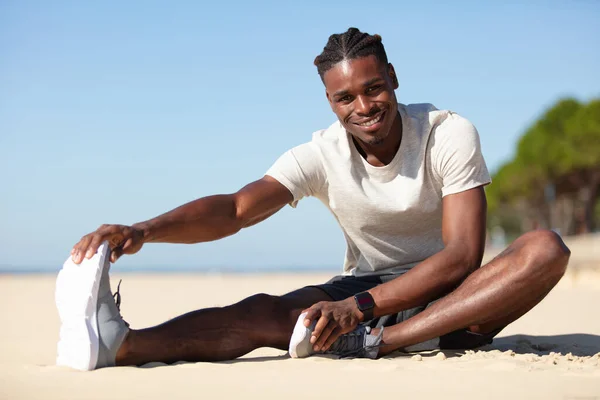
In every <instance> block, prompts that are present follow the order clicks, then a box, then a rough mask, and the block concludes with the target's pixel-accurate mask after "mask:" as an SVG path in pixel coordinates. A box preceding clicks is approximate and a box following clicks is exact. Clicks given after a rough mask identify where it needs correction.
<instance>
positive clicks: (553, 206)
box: [486, 98, 600, 237]
mask: <svg viewBox="0 0 600 400" xmlns="http://www.w3.org/2000/svg"><path fill="white" fill-rule="evenodd" d="M486 193H487V197H488V226H489V227H490V228H492V229H498V228H502V230H503V231H504V232H505V233H506V234H507V236H509V237H514V236H516V235H518V234H520V233H522V232H525V231H528V230H531V229H535V228H548V229H555V230H558V231H559V232H560V233H561V234H563V235H574V234H581V233H587V232H593V231H595V230H596V229H598V227H599V226H600V202H599V201H598V198H599V197H600V99H593V100H591V101H590V102H588V103H581V102H579V101H577V100H576V99H572V98H567V99H561V100H559V101H558V102H557V103H556V104H554V105H553V106H552V107H550V109H548V110H547V111H546V112H544V113H543V115H542V116H541V117H540V118H538V119H537V120H536V121H535V122H534V123H533V124H532V125H531V126H530V127H529V128H528V129H527V130H526V131H525V133H524V134H523V135H522V136H521V138H520V139H519V142H518V145H517V149H516V152H515V155H514V157H513V158H512V159H511V160H510V161H508V162H506V163H504V164H503V165H502V166H501V167H500V168H499V169H498V170H497V171H496V172H495V173H494V174H493V175H492V184H491V185H489V186H487V187H486Z"/></svg>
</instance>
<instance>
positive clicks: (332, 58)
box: [57, 28, 569, 369]
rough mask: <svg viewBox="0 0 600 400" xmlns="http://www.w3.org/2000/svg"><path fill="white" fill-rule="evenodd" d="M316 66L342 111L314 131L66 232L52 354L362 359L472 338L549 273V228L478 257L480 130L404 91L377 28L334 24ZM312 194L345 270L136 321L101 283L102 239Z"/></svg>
mask: <svg viewBox="0 0 600 400" xmlns="http://www.w3.org/2000/svg"><path fill="white" fill-rule="evenodd" d="M315 65H316V66H317V69H318V72H319V74H320V76H321V79H322V81H323V83H324V85H325V89H326V95H327V99H328V101H329V103H330V105H331V109H332V110H333V112H334V113H335V114H336V116H337V118H338V121H337V122H335V123H334V124H333V125H331V126H330V127H329V128H328V129H325V130H322V131H318V132H316V133H315V134H314V135H313V139H312V141H311V142H309V143H306V144H303V145H301V146H298V147H296V148H294V149H292V150H290V151H288V152H287V153H285V154H284V155H283V156H282V157H281V158H280V159H279V160H277V162H276V163H275V164H274V165H273V167H272V168H271V169H270V170H269V171H268V172H267V174H266V175H265V176H264V177H263V178H261V179H259V180H257V181H255V182H253V183H250V184H249V185H247V186H245V187H244V188H242V189H241V190H240V191H238V192H237V193H234V194H229V195H216V196H209V197H204V198H201V199H198V200H195V201H193V202H190V203H188V204H185V205H183V206H181V207H178V208H176V209H174V210H172V211H170V212H168V213H166V214H163V215H161V216H158V217H156V218H154V219H151V220H148V221H145V222H141V223H138V224H135V225H133V226H123V225H103V226H101V227H100V228H98V229H97V230H96V231H95V232H92V233H90V234H88V235H86V236H84V237H83V238H82V239H81V240H80V241H79V243H77V244H76V245H75V246H74V248H73V250H72V252H71V253H72V260H73V263H74V264H73V265H65V267H64V268H63V270H62V271H61V273H60V275H59V279H58V281H57V305H58V307H59V312H60V314H61V319H62V321H63V327H62V328H61V329H62V331H61V342H60V343H59V363H62V364H65V365H71V366H75V367H79V368H82V369H93V368H100V367H104V366H112V365H139V364H143V363H146V362H150V361H162V362H166V363H170V362H175V361H179V360H185V361H214V360H228V359H233V358H236V357H239V356H242V355H244V354H246V353H248V352H250V351H252V350H254V349H256V348H259V347H265V346H267V347H275V348H279V349H288V350H289V352H290V354H291V355H292V357H305V356H309V355H311V354H313V353H315V352H330V353H333V354H339V355H342V356H344V355H351V356H355V357H371V358H376V357H381V356H383V355H386V354H389V353H390V352H392V351H395V350H398V349H400V350H405V351H406V350H418V349H425V348H442V349H443V348H474V347H478V346H481V345H484V344H487V343H490V342H491V341H492V338H493V337H494V335H496V334H497V333H498V332H499V331H500V330H501V329H502V328H503V327H505V326H506V325H507V324H509V323H511V322H512V321H514V320H516V319H517V318H519V317H520V316H522V315H523V314H525V313H526V312H527V311H528V310H530V309H531V308H532V307H534V306H535V305H536V304H537V303H538V302H539V301H541V300H542V298H544V296H546V294H547V293H548V292H549V291H550V290H551V289H552V287H554V285H556V283H557V282H558V281H559V280H560V278H561V276H562V275H563V273H564V271H565V268H566V265H567V261H568V258H569V250H568V249H567V248H566V247H565V245H564V243H563V242H562V241H561V239H560V238H559V236H558V235H556V234H554V233H553V232H549V231H535V232H530V233H527V234H525V235H523V236H522V237H520V238H518V239H517V240H516V241H515V242H514V243H512V244H511V245H510V246H509V247H508V249H506V250H505V251H504V252H503V253H502V254H501V255H499V256H498V257H497V258H496V259H494V260H493V261H492V262H490V263H489V264H487V265H485V266H482V267H480V263H481V259H482V255H483V249H484V241H485V220H486V199H485V193H484V189H483V187H484V186H485V185H487V184H488V183H490V178H489V174H488V171H487V168H486V165H485V162H484V160H483V157H482V155H481V150H480V144H479V137H478V133H477V131H476V130H475V128H474V127H473V125H472V124H471V123H469V122H468V121H467V120H466V119H464V118H462V117H460V116H458V115H457V114H455V113H453V112H450V111H439V110H437V109H436V108H435V107H433V106H432V105H423V104H421V105H408V106H407V105H403V104H399V103H398V102H397V100H396V96H395V92H394V91H395V89H397V88H398V79H397V77H396V73H395V71H394V67H393V66H392V64H389V63H388V60H387V56H386V54H385V50H384V47H383V45H382V43H381V37H379V36H378V35H369V34H366V33H363V32H360V31H359V30H357V29H355V28H351V29H349V30H348V31H347V32H345V33H343V34H335V35H332V36H331V37H330V38H329V41H328V42H327V45H326V46H325V48H324V50H323V52H322V53H321V54H320V55H319V56H318V57H317V58H316V59H315ZM305 196H315V197H317V198H319V199H320V200H321V201H322V202H323V203H324V204H325V205H326V206H327V207H328V208H329V209H330V210H331V211H332V212H333V214H334V215H335V217H336V219H337V220H338V222H339V224H340V227H341V228H342V230H343V232H344V235H345V237H346V240H347V250H346V256H345V261H344V274H343V276H338V277H335V278H333V279H332V280H331V281H329V282H328V283H325V284H321V285H316V286H311V287H305V288H301V289H298V290H296V291H294V292H292V293H288V294H286V295H284V296H270V295H267V294H257V295H254V296H251V297H249V298H247V299H244V300H242V301H240V302H239V303H237V304H233V305H231V306H228V307H223V308H210V309H204V310H198V311H193V312H190V313H188V314H185V315H182V316H180V317H177V318H175V319H173V320H171V321H168V322H165V323H163V324H161V325H158V326H156V327H152V328H147V329H141V330H129V328H128V326H127V324H126V323H125V322H124V321H123V319H122V318H121V316H120V314H119V311H118V309H117V306H118V303H119V296H118V295H117V304H115V302H114V300H113V297H112V294H111V291H110V284H109V277H108V264H109V263H108V259H106V260H104V259H103V258H106V257H109V249H108V247H110V261H112V262H115V261H116V260H117V259H118V258H119V257H120V256H121V255H123V254H134V253H136V252H138V251H139V250H140V249H141V248H142V246H143V245H144V244H145V243H151V242H162V243H198V242H205V241H211V240H216V239H219V238H223V237H226V236H229V235H232V234H234V233H236V232H238V231H239V230H241V229H243V228H247V227H250V226H252V225H254V224H256V223H258V222H260V221H263V220H264V219H266V218H268V217H269V216H271V215H273V214H274V213H276V212H277V211H278V210H280V209H281V208H282V207H283V206H285V205H286V204H291V205H292V206H295V205H296V203H297V202H298V201H299V200H300V199H301V198H302V197H305ZM103 242H107V243H108V245H101V244H102V243H103ZM98 249H100V251H99V252H98ZM97 252H98V254H96V253H97ZM80 263H81V265H80V266H76V264H80ZM67 264H69V262H67ZM117 294H118V291H117ZM82 310H85V311H82ZM303 311H304V312H303ZM86 324H87V325H86ZM82 360H83V361H82Z"/></svg>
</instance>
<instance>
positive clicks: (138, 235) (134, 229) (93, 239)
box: [71, 176, 293, 263]
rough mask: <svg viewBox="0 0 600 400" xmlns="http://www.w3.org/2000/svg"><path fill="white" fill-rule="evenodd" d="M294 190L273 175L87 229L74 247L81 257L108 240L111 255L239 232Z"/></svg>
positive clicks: (274, 209)
mask: <svg viewBox="0 0 600 400" xmlns="http://www.w3.org/2000/svg"><path fill="white" fill-rule="evenodd" d="M292 200H293V196H292V194H291V193H290V191H289V190H288V189H287V188H286V187H285V186H283V185H282V184H281V183H279V182H278V181H277V180H275V179H273V178H271V177H270V176H265V177H263V178H262V179H259V180H257V181H255V182H252V183H250V184H249V185H246V186H245V187H244V188H242V189H241V190H239V191H238V192H236V193H233V194H228V195H215V196H208V197H203V198H200V199H198V200H194V201H192V202H190V203H187V204H184V205H182V206H180V207H177V208H175V209H174V210H172V211H169V212H167V213H165V214H162V215H160V216H158V217H156V218H153V219H151V220H148V221H144V222H140V223H137V224H134V225H133V226H126V225H102V226H101V227H100V228H98V229H97V230H96V231H94V232H92V233H90V234H88V235H85V236H84V237H82V238H81V240H80V241H79V242H78V243H77V244H76V245H75V246H74V247H73V250H71V255H72V257H73V261H74V262H75V263H80V262H81V261H82V260H83V258H84V257H86V258H90V257H92V256H93V255H94V254H95V253H96V251H97V250H98V247H99V246H100V244H101V243H102V242H104V241H108V242H109V243H110V247H111V250H112V252H111V261H112V262H115V261H116V260H117V258H118V257H120V256H121V255H122V254H134V253H136V252H138V251H139V250H140V249H141V247H142V246H143V244H144V243H149V242H161V243H199V242H208V241H212V240H217V239H220V238H223V237H226V236H230V235H233V234H234V233H236V232H239V231H240V230H241V229H242V228H245V227H248V226H251V225H254V224H256V223H258V222H260V221H263V220H265V219H267V218H268V217H269V216H271V215H273V214H275V213H276V212H277V211H278V210H280V209H281V208H282V207H283V206H284V205H286V204H287V203H289V202H291V201H292Z"/></svg>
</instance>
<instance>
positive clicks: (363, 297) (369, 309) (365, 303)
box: [354, 292, 375, 322]
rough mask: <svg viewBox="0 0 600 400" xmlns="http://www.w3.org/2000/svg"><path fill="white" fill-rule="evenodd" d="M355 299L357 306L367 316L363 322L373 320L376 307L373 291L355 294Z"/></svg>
mask: <svg viewBox="0 0 600 400" xmlns="http://www.w3.org/2000/svg"><path fill="white" fill-rule="evenodd" d="M354 301H356V306H357V307H358V309H359V310H360V311H361V312H362V313H363V315H364V316H365V318H364V319H363V322H366V321H370V320H372V319H373V309H374V308H375V300H373V296H371V293H369V292H361V293H358V294H355V295H354Z"/></svg>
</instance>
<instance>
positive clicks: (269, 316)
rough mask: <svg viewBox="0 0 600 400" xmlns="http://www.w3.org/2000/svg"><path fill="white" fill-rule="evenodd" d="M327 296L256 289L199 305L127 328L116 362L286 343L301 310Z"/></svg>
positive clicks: (236, 353) (222, 353)
mask: <svg viewBox="0 0 600 400" xmlns="http://www.w3.org/2000/svg"><path fill="white" fill-rule="evenodd" d="M329 300H331V298H330V297H329V296H328V295H327V294H326V293H325V292H323V291H322V290H320V289H317V288H310V287H309V288H303V289H299V290H296V291H294V292H292V293H289V294H286V295H284V296H270V295H267V294H257V295H254V296H251V297H248V298H247V299H244V300H242V301H240V302H239V303H236V304H233V305H231V306H227V307H219V308H209V309H203V310H197V311H193V312H190V313H188V314H184V315H182V316H179V317H177V318H174V319H172V320H170V321H168V322H165V323H163V324H161V325H158V326H155V327H152V328H147V329H141V330H131V331H130V332H129V334H128V336H127V338H126V339H125V341H124V342H123V344H122V346H121V347H120V349H119V351H118V352H117V357H116V363H117V365H140V364H144V363H147V362H150V361H160V362H165V363H171V362H175V361H221V360H231V359H234V358H237V357H240V356H242V355H244V354H246V353H249V352H250V351H252V350H254V349H257V348H259V347H276V348H279V349H287V346H288V343H289V340H290V337H291V335H292V330H293V328H294V324H295V323H296V320H297V319H298V316H299V315H300V312H301V311H302V310H303V309H305V308H308V307H310V306H311V305H313V304H315V303H317V302H319V301H329Z"/></svg>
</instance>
